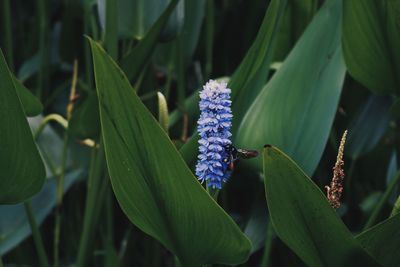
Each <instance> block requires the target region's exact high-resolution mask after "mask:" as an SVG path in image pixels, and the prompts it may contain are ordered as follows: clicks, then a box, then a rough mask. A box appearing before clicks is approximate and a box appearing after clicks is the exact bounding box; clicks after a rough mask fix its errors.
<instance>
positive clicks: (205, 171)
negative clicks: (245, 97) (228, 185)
mask: <svg viewBox="0 0 400 267" xmlns="http://www.w3.org/2000/svg"><path fill="white" fill-rule="evenodd" d="M226 86H227V84H226V83H225V82H217V81H214V80H210V81H208V82H207V83H206V85H205V86H203V90H202V91H200V103H199V106H200V111H201V114H200V118H199V120H198V121H197V125H198V126H197V130H198V132H199V135H200V140H199V156H198V162H197V165H196V176H197V177H198V179H199V180H200V181H201V182H202V183H203V182H204V181H206V182H207V186H208V187H210V188H214V189H216V188H217V189H221V187H222V182H226V181H227V180H228V178H229V176H230V174H231V172H230V170H229V169H228V160H229V157H230V155H229V152H228V151H226V149H225V146H226V145H230V144H232V142H231V140H230V138H231V136H232V134H231V132H230V129H231V126H232V122H231V121H232V111H231V103H232V102H231V100H230V94H231V89H229V88H227V87H226Z"/></svg>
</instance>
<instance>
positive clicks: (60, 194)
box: [53, 132, 69, 267]
mask: <svg viewBox="0 0 400 267" xmlns="http://www.w3.org/2000/svg"><path fill="white" fill-rule="evenodd" d="M68 139H69V138H68V132H65V133H64V145H63V151H62V158H61V172H60V176H59V177H58V179H57V198H56V199H57V202H56V212H55V218H56V219H55V226H54V252H53V253H54V266H55V267H57V266H59V256H60V254H59V253H60V230H61V205H62V201H63V195H64V194H63V192H64V180H65V166H66V162H67V155H68Z"/></svg>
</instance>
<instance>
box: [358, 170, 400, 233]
mask: <svg viewBox="0 0 400 267" xmlns="http://www.w3.org/2000/svg"><path fill="white" fill-rule="evenodd" d="M399 181H400V171H398V172H397V173H396V176H395V178H394V179H393V180H392V181H391V182H390V184H389V185H388V187H387V188H386V190H385V192H384V194H383V196H382V197H381V198H380V199H379V202H378V204H377V205H376V206H375V209H374V210H373V211H372V213H371V216H370V217H369V219H368V221H367V223H366V224H365V226H364V228H363V231H365V230H367V229H368V228H370V227H371V226H373V225H374V223H375V222H376V220H377V218H378V216H379V215H380V214H381V211H382V208H383V206H384V205H385V204H386V202H387V200H388V199H389V197H390V196H391V194H392V192H393V190H394V189H395V187H396V184H397V183H398V182H399Z"/></svg>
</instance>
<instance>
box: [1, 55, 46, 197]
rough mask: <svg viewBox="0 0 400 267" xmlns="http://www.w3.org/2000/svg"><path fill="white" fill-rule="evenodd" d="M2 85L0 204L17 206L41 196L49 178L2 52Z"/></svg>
mask: <svg viewBox="0 0 400 267" xmlns="http://www.w3.org/2000/svg"><path fill="white" fill-rule="evenodd" d="M0 81H1V82H0V125H1V127H2V128H1V130H0V188H1V190H0V204H15V203H19V202H22V201H24V200H26V199H28V198H30V197H31V196H33V195H34V194H36V193H37V192H39V190H40V189H41V188H42V186H43V183H44V180H45V177H46V174H45V169H44V165H43V162H42V159H41V157H40V155H39V152H38V150H37V148H36V145H35V143H34V142H33V137H32V133H31V131H30V129H29V125H28V122H27V120H26V118H25V113H24V111H23V110H22V105H21V102H20V100H19V97H18V94H17V91H16V87H15V85H14V79H13V76H12V74H11V73H10V71H9V69H8V67H7V64H6V61H5V59H4V56H3V53H2V52H1V51H0Z"/></svg>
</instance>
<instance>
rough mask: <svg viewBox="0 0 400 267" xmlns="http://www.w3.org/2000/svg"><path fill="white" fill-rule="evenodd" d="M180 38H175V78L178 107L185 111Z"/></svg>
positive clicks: (183, 72)
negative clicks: (176, 81)
mask: <svg viewBox="0 0 400 267" xmlns="http://www.w3.org/2000/svg"><path fill="white" fill-rule="evenodd" d="M182 46H183V45H182V38H181V37H180V36H179V37H178V38H177V39H176V50H175V51H176V52H175V56H176V58H175V59H176V64H175V65H176V70H177V79H178V107H179V108H180V109H181V110H182V111H183V112H185V111H186V107H185V66H184V64H185V63H184V58H183V53H182V51H183V47H182Z"/></svg>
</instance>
